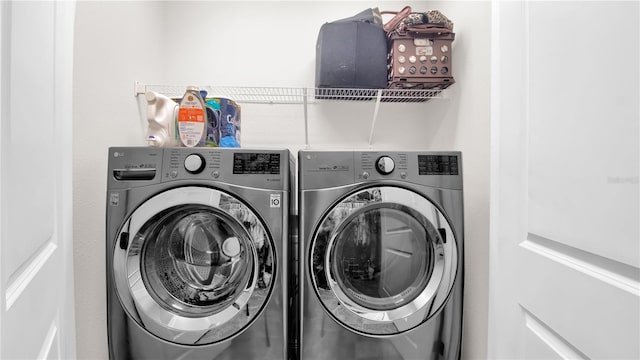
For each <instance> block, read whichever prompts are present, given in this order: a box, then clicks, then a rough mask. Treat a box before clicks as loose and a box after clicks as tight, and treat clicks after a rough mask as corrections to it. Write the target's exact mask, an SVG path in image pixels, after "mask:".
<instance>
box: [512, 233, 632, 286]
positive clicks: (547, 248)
mask: <svg viewBox="0 0 640 360" xmlns="http://www.w3.org/2000/svg"><path fill="white" fill-rule="evenodd" d="M520 246H522V247H523V248H525V249H527V250H529V251H532V252H534V253H536V254H538V255H541V256H544V257H546V258H548V259H551V260H553V261H555V262H558V263H560V264H562V265H564V266H567V267H569V268H572V269H574V270H577V271H580V272H582V273H584V274H586V275H588V276H591V277H593V278H594V279H597V280H599V281H603V282H606V283H608V284H609V285H612V286H615V287H617V288H619V289H621V290H624V291H627V292H629V293H631V294H632V295H635V296H640V273H639V272H638V269H636V268H634V267H633V266H629V265H627V264H624V263H621V262H618V261H615V260H612V259H610V258H607V257H604V256H599V255H596V254H592V253H589V252H587V251H584V250H580V249H578V248H574V247H571V246H568V245H565V244H562V243H560V242H557V241H553V240H550V239H546V238H544V237H542V236H538V235H535V234H531V233H529V235H528V236H527V239H526V240H525V241H523V242H522V243H520Z"/></svg>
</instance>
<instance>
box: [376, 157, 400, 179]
mask: <svg viewBox="0 0 640 360" xmlns="http://www.w3.org/2000/svg"><path fill="white" fill-rule="evenodd" d="M395 168H396V163H395V162H394V161H393V159H392V158H391V157H390V156H381V157H379V158H378V160H376V170H377V171H378V172H379V173H380V174H382V175H389V174H391V173H392V172H393V170H395Z"/></svg>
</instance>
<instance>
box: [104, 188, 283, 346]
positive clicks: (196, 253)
mask: <svg viewBox="0 0 640 360" xmlns="http://www.w3.org/2000/svg"><path fill="white" fill-rule="evenodd" d="M273 249H274V247H273V244H272V240H271V239H270V237H269V236H268V235H267V232H266V231H265V228H264V226H263V225H262V223H261V221H260V220H259V219H258V217H257V216H256V215H255V214H254V212H253V211H252V210H251V209H250V208H249V207H247V206H246V205H245V204H244V203H242V202H241V201H240V200H238V199H236V198H235V197H233V196H231V195H229V194H227V193H224V192H221V191H217V190H214V189H210V188H204V187H183V188H176V189H172V190H169V191H166V192H163V193H160V194H158V195H156V196H154V197H152V198H151V199H149V200H148V201H146V202H145V203H143V204H142V205H141V206H140V207H139V208H137V209H136V210H135V211H134V212H133V213H132V214H131V216H130V217H129V218H128V219H127V221H126V222H125V223H124V225H123V227H122V229H121V230H120V234H119V240H118V245H116V249H115V254H114V264H113V265H114V277H115V278H114V281H115V284H116V289H117V290H118V296H119V298H120V300H121V302H122V304H123V305H124V307H125V308H126V309H127V312H128V314H129V316H131V317H132V318H134V319H135V320H136V321H137V322H138V323H139V324H140V325H141V326H142V327H144V328H145V329H146V330H148V331H149V332H151V333H152V334H154V335H156V336H158V337H160V338H162V339H165V340H167V341H171V342H174V343H179V344H185V345H193V344H211V343H215V342H218V341H222V340H225V339H228V338H230V337H233V336H234V335H237V334H238V333H240V332H242V331H243V330H244V329H246V328H247V327H248V326H249V325H250V324H251V323H252V322H253V320H254V319H255V318H256V317H257V316H258V315H259V314H260V313H261V311H262V310H263V308H264V305H265V304H266V303H267V301H268V299H269V297H270V294H271V288H272V285H273V283H274V282H273V280H274V279H273V276H274V275H275V273H274V269H275V265H276V264H275V263H274V262H275V258H274V253H273V251H274V250H273Z"/></svg>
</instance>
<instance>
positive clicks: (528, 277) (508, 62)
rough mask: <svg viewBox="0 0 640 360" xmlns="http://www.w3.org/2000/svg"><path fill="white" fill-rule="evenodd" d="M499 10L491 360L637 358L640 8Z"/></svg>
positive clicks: (530, 5)
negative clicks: (494, 359) (493, 359)
mask: <svg viewBox="0 0 640 360" xmlns="http://www.w3.org/2000/svg"><path fill="white" fill-rule="evenodd" d="M492 15H493V19H492V22H493V26H494V28H493V33H492V43H493V44H492V47H493V48H492V58H493V64H492V75H493V84H492V85H493V89H492V113H493V115H492V116H493V119H492V146H493V148H492V184H491V191H492V194H491V200H492V205H491V247H492V248H491V268H490V271H491V273H490V274H491V290H490V316H489V318H490V329H489V357H490V358H501V359H522V358H528V359H638V358H640V232H639V225H638V222H639V216H640V213H639V210H638V207H639V205H638V204H639V200H640V199H639V191H638V174H639V161H640V159H639V152H640V149H639V135H640V134H639V131H640V126H639V123H640V112H639V105H638V104H639V101H638V99H640V92H639V82H640V66H639V48H640V28H639V24H640V3H639V2H637V1H633V2H632V1H627V2H610V1H601V2H597V1H584V2H576V1H567V2H502V1H495V2H494V3H493V14H492ZM605 24H606V25H605Z"/></svg>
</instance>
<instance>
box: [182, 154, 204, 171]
mask: <svg viewBox="0 0 640 360" xmlns="http://www.w3.org/2000/svg"><path fill="white" fill-rule="evenodd" d="M204 165H205V162H204V157H202V155H200V154H190V155H188V156H187V157H186V158H185V159H184V168H185V170H187V171H188V172H189V173H191V174H199V173H201V172H202V170H204Z"/></svg>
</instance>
